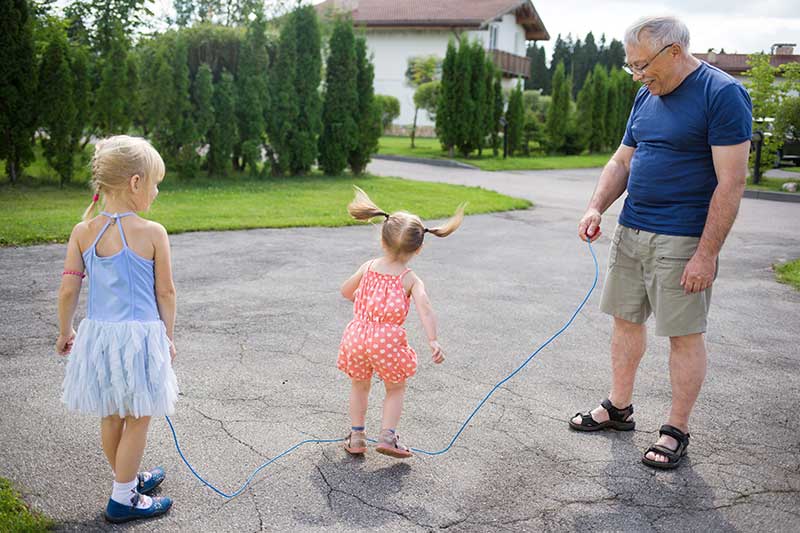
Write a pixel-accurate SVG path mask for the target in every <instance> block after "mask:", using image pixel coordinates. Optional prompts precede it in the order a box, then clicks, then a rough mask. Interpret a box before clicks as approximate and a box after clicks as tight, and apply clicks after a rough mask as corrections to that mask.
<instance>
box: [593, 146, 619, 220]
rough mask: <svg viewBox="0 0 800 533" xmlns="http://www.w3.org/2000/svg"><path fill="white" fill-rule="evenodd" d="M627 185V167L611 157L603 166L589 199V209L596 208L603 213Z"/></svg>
mask: <svg viewBox="0 0 800 533" xmlns="http://www.w3.org/2000/svg"><path fill="white" fill-rule="evenodd" d="M627 186H628V169H627V168H626V167H625V165H624V163H622V162H621V161H618V160H617V159H613V158H612V159H611V160H610V161H609V162H608V163H606V166H605V167H604V168H603V172H602V173H601V174H600V179H599V180H598V181H597V187H596V188H595V190H594V194H592V199H591V200H590V201H589V209H596V210H597V212H598V213H600V214H602V213H605V211H606V209H608V208H609V207H611V204H613V203H614V202H615V201H616V200H617V198H619V197H620V196H622V193H623V192H625V189H626V188H627Z"/></svg>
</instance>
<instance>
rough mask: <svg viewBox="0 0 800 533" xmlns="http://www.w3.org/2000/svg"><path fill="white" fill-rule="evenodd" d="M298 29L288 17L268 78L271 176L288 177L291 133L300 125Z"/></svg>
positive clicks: (290, 159)
mask: <svg viewBox="0 0 800 533" xmlns="http://www.w3.org/2000/svg"><path fill="white" fill-rule="evenodd" d="M296 67H297V25H296V24H295V23H294V17H292V16H289V17H288V18H287V20H286V22H285V23H284V25H283V27H282V28H281V34H280V39H279V41H278V50H277V54H276V58H275V68H273V69H272V71H271V73H270V74H271V75H270V77H269V98H270V102H269V106H270V113H269V117H268V121H267V125H268V130H267V131H268V134H269V144H270V149H271V152H272V153H271V163H272V173H273V174H274V175H276V176H281V175H284V174H286V172H287V171H288V170H289V169H290V168H291V167H292V149H291V144H290V142H291V141H290V138H289V136H290V132H291V131H292V129H293V128H294V127H295V125H296V123H297V116H298V113H299V102H298V100H297V90H296V88H295V80H296V79H297V70H296Z"/></svg>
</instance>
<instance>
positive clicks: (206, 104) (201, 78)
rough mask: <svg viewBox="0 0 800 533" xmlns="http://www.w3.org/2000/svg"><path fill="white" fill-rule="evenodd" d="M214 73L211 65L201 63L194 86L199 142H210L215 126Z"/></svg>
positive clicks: (195, 121)
mask: <svg viewBox="0 0 800 533" xmlns="http://www.w3.org/2000/svg"><path fill="white" fill-rule="evenodd" d="M213 79H214V74H213V73H212V72H211V67H209V66H208V65H206V64H203V65H200V68H199V69H198V70H197V76H196V77H195V79H194V85H193V87H192V109H193V117H194V123H195V128H196V131H197V135H198V138H197V140H198V142H200V144H204V143H206V142H208V138H209V133H210V131H211V128H212V127H213V126H214V81H213Z"/></svg>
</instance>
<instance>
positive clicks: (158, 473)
mask: <svg viewBox="0 0 800 533" xmlns="http://www.w3.org/2000/svg"><path fill="white" fill-rule="evenodd" d="M149 473H150V479H148V480H147V481H143V480H142V474H139V476H138V478H139V483H138V484H137V485H136V491H137V492H138V493H139V494H150V493H151V492H153V490H155V488H156V487H158V486H159V485H161V483H162V482H163V481H164V478H165V477H166V475H167V474H166V472H164V469H163V468H161V467H160V466H157V467H155V468H154V469H152V470H150V471H149Z"/></svg>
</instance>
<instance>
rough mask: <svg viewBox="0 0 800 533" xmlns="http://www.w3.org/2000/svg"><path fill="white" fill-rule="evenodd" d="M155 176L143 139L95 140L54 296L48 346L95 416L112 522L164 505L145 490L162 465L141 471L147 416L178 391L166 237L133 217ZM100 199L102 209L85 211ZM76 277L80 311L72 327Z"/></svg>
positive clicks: (153, 155) (164, 408)
mask: <svg viewBox="0 0 800 533" xmlns="http://www.w3.org/2000/svg"><path fill="white" fill-rule="evenodd" d="M163 178H164V162H163V161H162V159H161V156H160V155H159V154H158V152H157V151H156V150H155V149H154V148H153V147H152V146H151V145H150V143H148V142H147V141H146V140H144V139H141V138H136V137H129V136H126V135H119V136H115V137H110V138H108V139H105V140H102V141H100V142H98V143H97V145H96V146H95V155H94V158H93V160H92V183H93V185H94V188H95V194H94V197H93V199H92V203H91V205H90V206H89V208H88V209H87V210H86V212H85V213H84V217H83V221H82V222H81V223H79V224H77V225H76V226H75V228H74V229H73V230H72V235H71V236H70V239H69V244H68V245H67V257H66V260H65V262H64V272H63V275H62V278H61V289H60V291H59V298H58V317H59V326H60V333H59V336H58V340H57V341H56V350H57V352H58V353H59V354H61V355H69V359H68V363H67V368H66V375H65V377H64V385H63V401H64V403H65V404H66V406H67V407H68V408H69V409H70V410H74V411H79V412H82V413H86V414H91V415H95V416H98V417H100V436H101V443H102V446H103V451H104V452H105V455H106V457H107V458H108V462H109V463H110V464H111V470H112V471H113V473H114V483H113V488H112V492H111V497H110V498H109V500H108V504H107V506H106V510H105V516H106V519H108V520H109V521H111V522H115V523H117V522H126V521H129V520H135V519H138V518H150V517H154V516H158V515H161V514H164V513H166V512H167V511H168V510H169V509H170V507H171V505H172V500H171V499H170V498H168V497H150V496H147V494H148V493H150V492H152V491H153V489H155V488H156V487H157V486H158V485H159V484H161V482H162V481H163V480H164V471H163V469H161V468H156V469H153V470H150V471H147V472H139V465H140V462H141V460H142V454H143V453H144V448H145V443H146V439H147V428H148V425H149V423H150V418H151V417H154V416H164V415H168V414H171V413H172V412H173V410H174V406H175V401H176V400H177V397H178V385H177V381H176V378H175V373H174V372H173V370H172V360H173V359H174V358H175V344H174V343H173V341H172V339H173V330H174V327H175V286H174V284H173V281H172V267H171V264H170V263H171V262H170V246H169V238H168V236H167V232H166V230H165V229H164V227H163V226H161V225H160V224H157V223H155V222H152V221H149V220H145V219H143V218H140V217H139V216H137V215H136V212H137V211H138V212H142V211H147V210H148V209H149V208H150V205H151V204H152V203H153V200H155V198H156V196H157V195H158V184H159V183H160V182H161V180H162V179H163ZM101 197H102V199H103V201H104V209H103V210H102V212H101V213H100V214H98V215H97V216H92V215H93V214H94V213H93V211H94V209H95V207H96V205H97V204H98V201H99V200H100V198H101ZM84 278H85V279H86V283H88V285H89V291H88V305H87V313H86V318H84V319H83V320H82V321H81V323H80V326H79V327H78V331H77V333H76V332H75V330H74V329H73V319H74V316H75V310H76V307H77V304H78V296H79V294H80V290H81V284H82V282H83V280H84Z"/></svg>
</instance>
